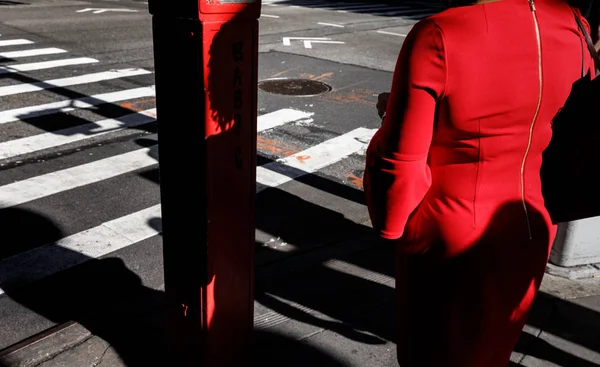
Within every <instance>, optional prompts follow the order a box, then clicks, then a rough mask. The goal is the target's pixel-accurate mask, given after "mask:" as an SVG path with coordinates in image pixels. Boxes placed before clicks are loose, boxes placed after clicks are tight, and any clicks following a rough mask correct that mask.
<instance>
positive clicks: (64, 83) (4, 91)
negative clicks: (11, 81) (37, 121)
mask: <svg viewBox="0 0 600 367" xmlns="http://www.w3.org/2000/svg"><path fill="white" fill-rule="evenodd" d="M151 73H152V72H151V71H148V70H144V69H134V68H132V69H120V70H110V71H103V72H100V73H93V74H86V75H79V76H74V77H69V78H61V79H53V80H47V81H43V82H39V83H24V84H16V85H7V86H4V87H0V97H5V96H11V95H14V94H20V93H29V92H37V91H41V90H44V89H50V88H59V87H70V86H74V85H80V84H87V83H97V82H101V81H106V80H112V79H119V78H128V77H132V76H138V75H145V74H151Z"/></svg>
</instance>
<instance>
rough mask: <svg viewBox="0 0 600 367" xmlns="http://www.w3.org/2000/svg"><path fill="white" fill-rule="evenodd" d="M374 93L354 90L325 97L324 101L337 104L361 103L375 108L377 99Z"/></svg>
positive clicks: (366, 90) (365, 90) (367, 90)
mask: <svg viewBox="0 0 600 367" xmlns="http://www.w3.org/2000/svg"><path fill="white" fill-rule="evenodd" d="M374 94H375V92H374V91H372V90H369V89H354V90H351V91H348V92H343V93H340V92H339V91H338V92H337V93H332V94H328V95H325V96H324V97H323V99H325V100H327V101H331V102H335V103H340V104H344V103H360V104H365V105H368V106H375V105H376V104H377V97H376V96H373V95H374Z"/></svg>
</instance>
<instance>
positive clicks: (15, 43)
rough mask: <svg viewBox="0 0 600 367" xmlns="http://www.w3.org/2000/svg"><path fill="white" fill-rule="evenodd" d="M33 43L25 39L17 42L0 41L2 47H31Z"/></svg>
mask: <svg viewBox="0 0 600 367" xmlns="http://www.w3.org/2000/svg"><path fill="white" fill-rule="evenodd" d="M32 43H33V42H32V41H30V40H25V39H16V40H4V41H0V47H2V46H20V45H30V44H32Z"/></svg>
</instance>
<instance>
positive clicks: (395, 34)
mask: <svg viewBox="0 0 600 367" xmlns="http://www.w3.org/2000/svg"><path fill="white" fill-rule="evenodd" d="M377 33H381V34H388V35H390V36H398V37H406V34H402V33H394V32H388V31H377Z"/></svg>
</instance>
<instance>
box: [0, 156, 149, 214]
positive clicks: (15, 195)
mask: <svg viewBox="0 0 600 367" xmlns="http://www.w3.org/2000/svg"><path fill="white" fill-rule="evenodd" d="M157 152H158V146H157V145H154V146H151V147H148V148H142V149H138V150H134V151H132V152H128V153H125V154H119V155H116V156H113V157H109V158H105V159H101V160H98V161H94V162H91V163H86V164H82V165H80V166H75V167H71V168H67V169H63V170H60V171H54V172H50V173H47V174H44V175H41V176H35V177H32V178H28V179H25V180H22V181H17V182H13V183H11V184H8V185H4V186H0V209H3V208H9V207H12V206H15V205H20V204H24V203H27V202H30V201H33V200H38V199H41V198H44V197H47V196H50V195H54V194H58V193H60V192H63V191H67V190H72V189H76V188H78V187H82V186H85V185H89V184H93V183H96V182H100V181H104V180H108V179H110V178H113V177H116V176H119V175H123V174H126V173H129V172H132V171H135V170H138V169H142V168H147V167H150V166H152V165H155V164H157V162H156V159H154V158H153V156H155V155H156V154H157Z"/></svg>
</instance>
